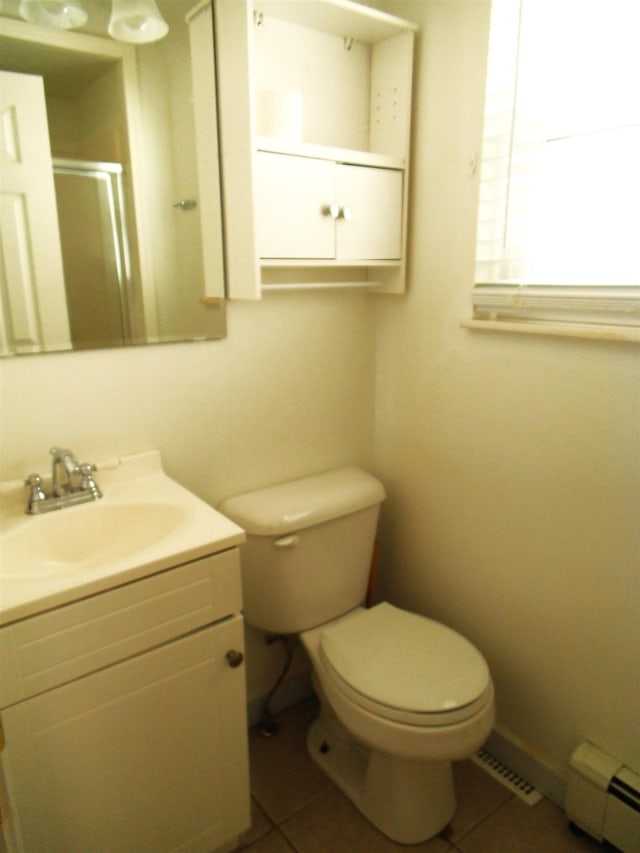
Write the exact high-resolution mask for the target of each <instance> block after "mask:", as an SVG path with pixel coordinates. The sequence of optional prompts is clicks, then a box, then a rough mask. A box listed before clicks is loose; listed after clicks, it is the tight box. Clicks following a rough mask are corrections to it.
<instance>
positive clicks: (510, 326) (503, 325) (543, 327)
mask: <svg viewBox="0 0 640 853" xmlns="http://www.w3.org/2000/svg"><path fill="white" fill-rule="evenodd" d="M460 325H461V326H463V327H464V328H465V329H481V330H482V331H485V332H519V333H521V334H525V335H551V336H554V337H561V338H591V339H592V340H598V341H626V342H630V343H636V344H637V343H640V328H637V327H634V326H628V327H627V326H605V325H595V324H591V323H553V322H545V321H542V320H536V321H532V320H477V319H469V320H462V321H461V323H460Z"/></svg>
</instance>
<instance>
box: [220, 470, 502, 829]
mask: <svg viewBox="0 0 640 853" xmlns="http://www.w3.org/2000/svg"><path fill="white" fill-rule="evenodd" d="M384 497H385V493H384V488H383V486H382V484H381V483H380V482H379V481H378V480H376V479H375V478H374V477H372V476H370V475H369V474H366V473H365V472H364V471H362V470H360V469H358V468H340V469H338V470H335V471H329V472H327V473H325V474H319V475H316V476H312V477H306V478H304V479H301V480H296V481H293V482H290V483H282V484H280V485H276V486H270V487H267V488H264V489H260V490H258V491H254V492H248V493H246V494H243V495H236V496H235V497H232V498H228V499H227V500H225V501H224V502H223V503H222V504H221V506H220V510H221V511H222V512H223V513H224V514H225V515H227V516H228V517H229V518H231V519H233V520H234V521H235V522H236V523H238V524H240V525H241V526H242V527H243V528H244V529H245V531H246V533H247V542H246V543H245V545H243V546H242V576H243V594H244V610H245V618H246V620H247V622H248V623H249V624H250V625H253V626H254V627H256V628H259V629H262V630H263V631H266V632H268V633H271V634H299V635H300V638H301V640H302V642H303V644H304V646H305V648H306V650H307V652H308V654H309V657H310V659H311V662H312V665H313V675H314V686H315V688H316V690H317V692H318V695H319V697H320V699H321V702H322V704H321V711H320V715H319V717H318V719H316V720H315V722H314V723H313V724H312V726H311V728H310V730H309V734H308V738H307V744H308V747H309V751H310V753H311V756H312V757H313V759H314V760H315V761H316V762H317V764H318V765H319V766H320V767H321V768H322V769H323V770H324V771H325V772H326V773H327V775H328V776H329V777H330V778H331V779H332V780H333V781H334V782H335V784H336V785H337V786H338V787H339V788H341V790H342V791H343V792H344V793H345V794H346V795H347V796H348V797H349V798H350V799H351V801H352V802H353V803H354V804H355V805H356V806H357V807H358V808H359V809H360V811H361V812H362V813H363V814H364V815H366V817H367V818H368V819H369V820H370V821H371V822H372V823H373V824H375V826H377V827H378V829H380V830H381V831H382V832H383V833H384V834H385V835H387V836H388V837H389V838H392V839H393V840H394V841H397V842H400V843H402V844H414V843H418V842H421V841H425V840H426V839H428V838H431V837H432V836H433V835H436V834H437V833H438V832H439V831H440V830H441V829H442V828H443V827H444V826H446V825H447V823H448V822H449V821H450V819H451V817H452V816H453V813H454V811H455V793H454V788H453V775H452V769H451V762H452V761H456V760H460V759H464V758H468V757H469V756H470V755H472V754H473V753H474V752H475V751H476V750H477V749H478V748H479V747H480V746H481V745H482V744H483V743H484V741H485V739H486V738H487V737H488V735H489V733H490V731H491V729H492V727H493V722H494V694H493V684H492V681H491V676H490V673H489V669H488V667H487V664H486V662H485V660H484V658H483V657H482V655H481V654H480V652H479V651H478V650H477V649H476V648H475V647H474V646H473V645H472V644H471V643H470V642H468V641H467V640H466V639H465V638H464V637H462V636H461V635H460V634H458V633H456V632H455V631H452V630H451V629H450V628H447V627H445V626H444V625H441V624H440V623H438V622H434V621H433V620H431V619H427V618H425V617H423V616H418V615H415V614H413V613H408V612H406V611H403V610H399V609H398V608H396V607H393V606H391V605H390V604H387V603H382V604H378V605H376V606H375V607H372V608H370V609H364V608H363V606H362V604H363V601H364V599H365V595H366V590H367V584H368V579H369V572H370V568H371V557H372V552H373V544H374V537H375V532H376V525H377V520H378V512H379V508H380V504H381V502H382V501H383V500H384Z"/></svg>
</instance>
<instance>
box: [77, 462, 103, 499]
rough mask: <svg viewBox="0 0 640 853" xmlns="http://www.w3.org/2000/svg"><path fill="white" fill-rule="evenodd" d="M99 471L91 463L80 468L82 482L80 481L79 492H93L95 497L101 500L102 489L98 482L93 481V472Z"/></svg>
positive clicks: (86, 463)
mask: <svg viewBox="0 0 640 853" xmlns="http://www.w3.org/2000/svg"><path fill="white" fill-rule="evenodd" d="M97 470H98V469H97V468H96V466H95V465H92V464H91V463H90V462H85V463H84V464H83V465H81V466H80V476H81V480H80V487H79V491H81V492H86V491H89V492H93V494H94V495H95V497H97V498H101V497H102V492H101V491H100V488H99V486H98V484H97V483H96V481H95V480H94V479H93V472H94V471H97Z"/></svg>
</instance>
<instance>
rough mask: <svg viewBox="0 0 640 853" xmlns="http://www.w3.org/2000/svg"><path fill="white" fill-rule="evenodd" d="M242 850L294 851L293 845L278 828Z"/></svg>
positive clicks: (253, 852) (258, 852)
mask: <svg viewBox="0 0 640 853" xmlns="http://www.w3.org/2000/svg"><path fill="white" fill-rule="evenodd" d="M242 850H243V851H244V853H292V851H293V847H292V846H291V845H290V844H289V843H288V841H287V840H286V839H285V838H284V836H283V835H282V834H281V833H280V832H278V830H277V829H274V830H272V831H271V832H270V833H269V834H268V835H265V836H263V837H262V838H260V839H259V840H258V841H255V842H254V843H253V844H250V845H249V846H248V847H243V848H242Z"/></svg>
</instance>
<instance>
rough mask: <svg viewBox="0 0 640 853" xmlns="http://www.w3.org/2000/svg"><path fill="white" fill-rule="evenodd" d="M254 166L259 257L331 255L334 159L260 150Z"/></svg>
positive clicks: (319, 256) (332, 245) (332, 253)
mask: <svg viewBox="0 0 640 853" xmlns="http://www.w3.org/2000/svg"><path fill="white" fill-rule="evenodd" d="M256 166H257V169H256V206H257V228H258V253H259V255H260V257H261V258H307V259H311V258H325V259H332V258H333V257H334V256H335V233H334V228H335V225H334V220H333V219H332V218H331V216H330V215H328V214H327V213H326V212H325V209H326V208H327V207H328V205H330V204H331V203H332V202H334V201H335V199H334V194H335V181H334V168H335V165H334V163H332V162H331V161H328V160H316V159H313V158H311V157H294V156H290V155H287V154H272V153H270V152H266V151H259V152H258V154H257V162H256Z"/></svg>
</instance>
